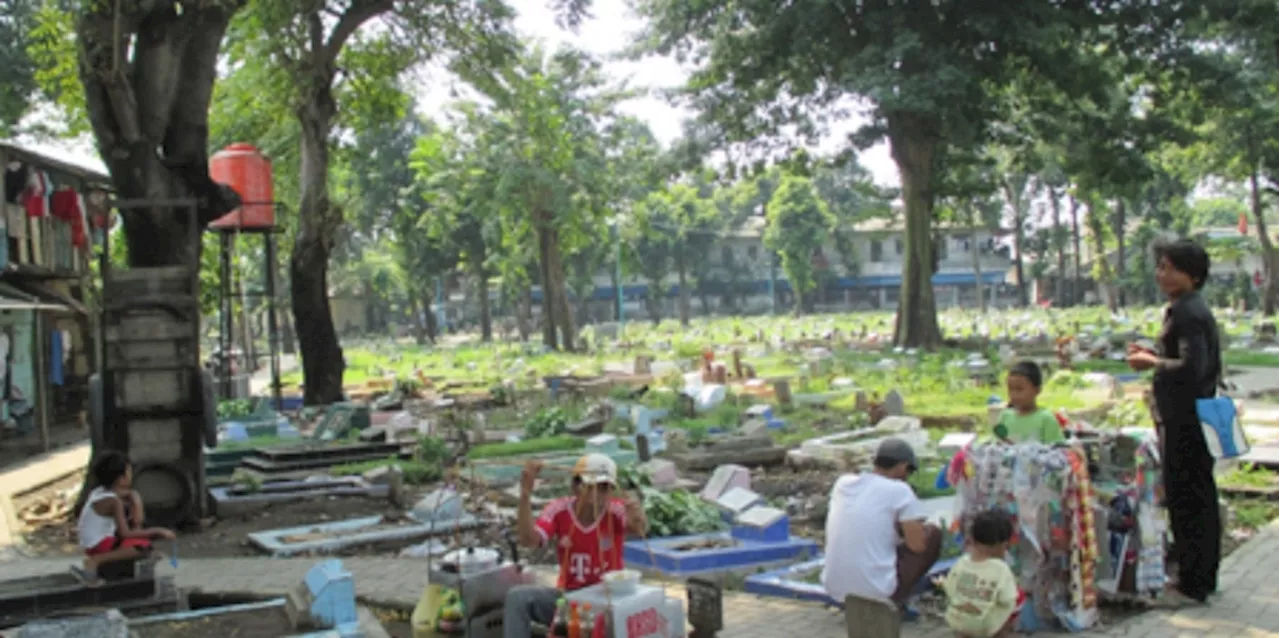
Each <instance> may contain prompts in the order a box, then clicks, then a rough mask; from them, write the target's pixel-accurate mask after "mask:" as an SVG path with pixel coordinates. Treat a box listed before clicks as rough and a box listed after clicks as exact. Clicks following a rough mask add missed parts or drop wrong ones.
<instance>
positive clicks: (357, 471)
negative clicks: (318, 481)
mask: <svg viewBox="0 0 1280 638" xmlns="http://www.w3.org/2000/svg"><path fill="white" fill-rule="evenodd" d="M390 466H397V467H399V468H400V471H401V473H402V475H403V477H404V482H405V484H406V485H427V484H430V483H434V482H436V481H439V480H440V477H441V475H442V474H443V471H442V469H441V467H440V464H439V463H433V462H430V461H419V460H416V459H415V460H409V461H406V460H403V459H398V458H395V457H391V458H387V459H374V460H372V461H361V462H359V463H346V464H344V465H335V466H333V467H331V468H329V473H330V474H332V475H334V476H359V475H361V474H364V473H365V472H368V471H369V470H376V469H378V468H380V467H390Z"/></svg>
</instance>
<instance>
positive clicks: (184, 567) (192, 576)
mask: <svg viewBox="0 0 1280 638" xmlns="http://www.w3.org/2000/svg"><path fill="white" fill-rule="evenodd" d="M1278 530H1280V525H1278V524H1277V522H1273V523H1272V524H1271V525H1270V526H1268V527H1267V528H1266V529H1265V530H1263V531H1262V532H1260V533H1259V534H1258V535H1257V536H1256V537H1255V538H1253V539H1252V540H1250V541H1249V542H1248V543H1246V544H1245V545H1244V546H1243V547H1241V548H1240V549H1238V550H1237V551H1235V552H1234V553H1232V554H1231V556H1229V557H1228V558H1227V560H1226V562H1225V563H1224V564H1223V566H1222V571H1221V576H1220V578H1219V582H1220V585H1221V588H1222V595H1221V596H1220V597H1218V598H1216V599H1214V600H1213V604H1211V605H1210V606H1208V607H1202V608H1197V609H1188V610H1183V611H1181V612H1178V613H1170V612H1158V611H1151V612H1147V613H1145V614H1142V615H1141V616H1138V617H1136V618H1133V619H1131V620H1129V621H1127V622H1125V623H1122V624H1119V625H1116V626H1114V627H1104V628H1100V629H1098V630H1095V631H1092V632H1088V633H1085V634H1079V635H1080V636H1082V637H1088V638H1103V637H1106V638H1163V637H1170V638H1177V637H1182V636H1187V637H1191V636H1197V637H1198V636H1215V637H1219V636H1220V637H1231V638H1263V637H1269V636H1271V637H1273V636H1280V633H1278V632H1280V621H1278V619H1280V587H1278V583H1280V580H1278V579H1277V571H1278V570H1280V534H1278V533H1277V531H1278ZM315 562H316V561H315V559H307V558H289V559H271V558H211V559H193V560H185V561H181V563H180V564H179V568H178V570H177V581H178V584H179V585H180V586H182V587H187V588H193V589H199V590H201V591H203V592H206V593H224V594H233V593H234V594H257V595H264V596H275V595H282V594H284V593H286V592H288V591H290V590H292V589H293V588H294V587H295V586H296V585H297V583H298V582H300V581H301V579H302V577H303V575H304V574H305V573H306V571H307V569H309V568H310V567H311V566H312V565H314V564H315ZM69 563H70V559H13V560H8V561H3V560H0V573H3V574H4V578H6V579H8V578H20V577H24V576H34V575H40V574H46V573H52V572H61V571H65V570H66V569H67V565H68V564H69ZM343 564H344V565H346V567H347V569H348V570H350V571H351V573H352V576H353V577H354V578H355V581H356V589H357V591H358V592H359V595H360V598H361V599H362V600H363V601H365V602H367V603H370V604H374V605H383V606H389V607H411V606H413V605H414V604H416V603H417V601H418V597H419V596H420V595H421V593H422V590H423V588H424V587H425V586H426V584H427V565H426V561H423V560H413V559H394V558H347V559H344V560H343ZM170 569H171V568H170V567H168V565H167V563H166V564H164V565H161V566H160V568H159V570H160V572H161V573H165V572H168V571H169V570H170ZM668 589H669V592H670V594H671V595H673V596H677V597H680V598H682V599H683V597H684V592H683V591H682V590H681V588H680V587H679V586H678V585H672V586H670V587H669V588H668ZM724 619H725V628H724V631H722V632H721V635H722V636H726V637H732V638H776V637H777V636H781V635H784V634H785V635H793V636H804V637H805V638H843V636H845V630H844V619H843V616H842V615H840V614H839V613H837V612H834V611H830V610H826V609H823V608H822V607H820V606H818V605H816V604H812V603H801V602H795V601H788V600H782V599H777V598H763V597H757V596H753V595H750V594H743V593H728V594H726V595H725V600H724ZM902 635H903V637H904V638H951V635H952V634H951V633H950V632H949V631H947V629H946V628H945V627H943V626H942V625H941V624H939V623H938V622H937V621H932V620H924V621H921V622H918V623H913V624H910V625H908V626H907V627H906V628H904V631H903V634H902Z"/></svg>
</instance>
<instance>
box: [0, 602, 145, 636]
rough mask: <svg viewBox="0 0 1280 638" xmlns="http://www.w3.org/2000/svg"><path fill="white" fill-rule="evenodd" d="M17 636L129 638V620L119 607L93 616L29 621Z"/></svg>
mask: <svg viewBox="0 0 1280 638" xmlns="http://www.w3.org/2000/svg"><path fill="white" fill-rule="evenodd" d="M14 635H15V636H17V638H65V637H66V636H76V637H77V638H129V620H128V619H127V618H125V617H124V614H122V613H120V611H119V610H118V609H108V610H106V611H105V612H101V613H97V614H93V615H91V616H78V617H72V618H53V619H47V620H37V621H35V622H30V623H27V624H26V625H23V626H22V628H21V629H19V630H18V632H17V633H16V634H14Z"/></svg>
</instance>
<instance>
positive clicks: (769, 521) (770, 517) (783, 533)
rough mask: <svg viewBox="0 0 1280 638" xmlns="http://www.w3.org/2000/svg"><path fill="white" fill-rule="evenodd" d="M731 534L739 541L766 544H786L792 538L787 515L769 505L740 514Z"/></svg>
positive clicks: (756, 507) (759, 506)
mask: <svg viewBox="0 0 1280 638" xmlns="http://www.w3.org/2000/svg"><path fill="white" fill-rule="evenodd" d="M734 522H735V523H737V524H736V525H734V526H733V529H732V531H731V532H730V534H731V535H732V536H733V537H734V538H737V539H742V540H752V541H760V542H764V543H784V542H786V541H787V539H789V538H791V520H790V519H789V518H788V517H787V513H786V512H784V511H782V510H780V509H778V508H776V507H769V506H767V505H757V506H755V507H752V508H750V509H748V510H747V511H745V512H743V513H741V514H739V515H738V516H737V519H736V520H735V521H734Z"/></svg>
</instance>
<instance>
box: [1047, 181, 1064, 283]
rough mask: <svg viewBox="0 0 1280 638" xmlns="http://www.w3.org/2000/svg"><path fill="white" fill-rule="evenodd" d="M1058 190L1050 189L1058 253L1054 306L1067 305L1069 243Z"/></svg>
mask: <svg viewBox="0 0 1280 638" xmlns="http://www.w3.org/2000/svg"><path fill="white" fill-rule="evenodd" d="M1059 196H1060V194H1059V193H1058V189H1057V188H1054V187H1052V186H1050V187H1049V206H1051V207H1052V208H1051V210H1052V211H1053V249H1054V251H1055V252H1056V253H1058V276H1057V277H1055V278H1054V280H1053V305H1055V306H1059V307H1061V306H1064V305H1066V282H1067V241H1066V239H1067V238H1066V231H1065V229H1063V227H1062V202H1061V201H1059Z"/></svg>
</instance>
